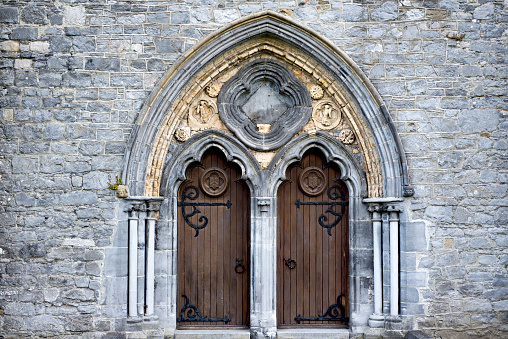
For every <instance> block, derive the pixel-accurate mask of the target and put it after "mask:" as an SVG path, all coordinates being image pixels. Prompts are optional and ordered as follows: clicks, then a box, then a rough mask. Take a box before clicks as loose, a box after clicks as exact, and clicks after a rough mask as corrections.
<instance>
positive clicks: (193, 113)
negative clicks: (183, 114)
mask: <svg viewBox="0 0 508 339" xmlns="http://www.w3.org/2000/svg"><path fill="white" fill-rule="evenodd" d="M217 113H218V110H217V105H216V104H215V102H214V101H213V100H211V99H198V100H196V101H194V102H193V103H192V105H191V107H190V109H189V125H190V126H191V127H195V128H199V129H206V128H210V127H212V126H213V124H214V123H215V122H216V121H217V119H218V118H219V115H218V114H217Z"/></svg>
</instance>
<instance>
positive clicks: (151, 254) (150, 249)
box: [145, 217, 155, 316]
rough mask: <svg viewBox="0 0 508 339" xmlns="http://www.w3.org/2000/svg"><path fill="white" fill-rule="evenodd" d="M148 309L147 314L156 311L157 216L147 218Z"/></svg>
mask: <svg viewBox="0 0 508 339" xmlns="http://www.w3.org/2000/svg"><path fill="white" fill-rule="evenodd" d="M146 233H147V235H146V236H147V244H146V311H145V314H146V315H147V316H151V315H153V313H154V291H155V218H153V217H148V218H147V220H146Z"/></svg>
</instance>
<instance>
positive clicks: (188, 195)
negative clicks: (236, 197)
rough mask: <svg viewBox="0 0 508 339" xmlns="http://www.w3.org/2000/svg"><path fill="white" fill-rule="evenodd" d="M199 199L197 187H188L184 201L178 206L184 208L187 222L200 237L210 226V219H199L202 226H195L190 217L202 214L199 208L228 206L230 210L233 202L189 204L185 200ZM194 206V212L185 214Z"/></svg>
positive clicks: (183, 197)
mask: <svg viewBox="0 0 508 339" xmlns="http://www.w3.org/2000/svg"><path fill="white" fill-rule="evenodd" d="M189 190H193V191H194V192H189V193H187V192H188V191H189ZM198 197H199V190H198V188H197V187H196V186H188V187H186V188H185V189H184V190H183V192H182V201H179V202H178V206H180V207H182V214H183V218H184V219H185V222H186V223H187V224H189V226H190V227H192V228H193V229H195V230H196V234H195V235H194V236H195V237H197V236H198V235H199V230H201V229H203V228H205V227H206V225H208V218H207V217H206V216H204V215H202V216H200V217H199V222H202V224H201V225H194V224H193V223H192V222H191V221H190V219H189V218H190V217H192V216H194V215H195V214H197V213H201V211H200V210H199V209H198V208H197V206H226V207H227V208H228V209H229V208H230V207H231V205H232V204H231V202H230V201H229V200H228V201H227V202H188V201H185V199H189V200H196V199H197V198H198ZM187 206H192V212H190V213H187V212H185V207H187Z"/></svg>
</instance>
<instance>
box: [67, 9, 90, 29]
mask: <svg viewBox="0 0 508 339" xmlns="http://www.w3.org/2000/svg"><path fill="white" fill-rule="evenodd" d="M85 12H86V10H85V7H84V6H65V7H64V13H63V18H64V21H65V23H66V24H67V25H73V26H84V25H85V19H86V17H85V15H86V13H85Z"/></svg>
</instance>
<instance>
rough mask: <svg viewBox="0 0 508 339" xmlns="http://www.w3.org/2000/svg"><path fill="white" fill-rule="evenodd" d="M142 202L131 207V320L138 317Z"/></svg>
mask: <svg viewBox="0 0 508 339" xmlns="http://www.w3.org/2000/svg"><path fill="white" fill-rule="evenodd" d="M141 207H142V206H141V204H136V205H132V206H131V208H130V209H129V274H128V283H129V294H128V304H129V308H128V312H127V313H128V316H129V318H130V320H136V319H137V318H138V309H137V304H138V224H139V211H140V210H141Z"/></svg>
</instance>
